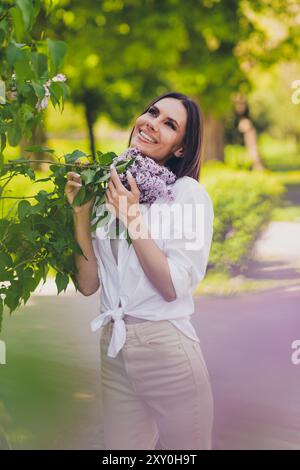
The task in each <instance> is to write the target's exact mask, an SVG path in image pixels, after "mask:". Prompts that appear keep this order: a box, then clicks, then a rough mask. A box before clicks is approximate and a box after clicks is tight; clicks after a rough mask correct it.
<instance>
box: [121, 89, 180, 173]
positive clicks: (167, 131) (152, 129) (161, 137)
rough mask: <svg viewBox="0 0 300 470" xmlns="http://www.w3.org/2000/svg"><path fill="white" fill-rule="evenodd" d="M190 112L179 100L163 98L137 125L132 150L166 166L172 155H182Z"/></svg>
mask: <svg viewBox="0 0 300 470" xmlns="http://www.w3.org/2000/svg"><path fill="white" fill-rule="evenodd" d="M186 123H187V111H186V109H185V107H184V106H183V104H182V103H181V101H180V100H177V99H175V98H163V99H161V100H159V101H157V102H156V103H155V104H154V105H152V106H150V108H149V109H148V111H146V113H144V114H142V115H141V116H139V117H138V118H137V120H136V122H135V126H134V129H133V133H132V138H131V142H130V147H135V148H137V149H138V150H140V151H141V152H142V153H144V154H145V155H147V156H148V157H150V158H152V159H153V160H155V161H156V163H158V164H160V165H164V164H165V162H166V160H167V159H168V158H169V156H170V155H172V154H175V155H176V157H181V156H183V151H184V148H183V139H184V136H185V130H186Z"/></svg>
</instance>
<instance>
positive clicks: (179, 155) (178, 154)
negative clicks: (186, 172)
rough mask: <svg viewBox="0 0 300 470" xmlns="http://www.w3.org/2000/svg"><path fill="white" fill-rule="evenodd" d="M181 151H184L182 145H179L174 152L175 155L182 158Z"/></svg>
mask: <svg viewBox="0 0 300 470" xmlns="http://www.w3.org/2000/svg"><path fill="white" fill-rule="evenodd" d="M183 151H184V148H183V147H180V148H179V149H177V150H176V151H175V152H174V155H175V157H177V158H182V157H183Z"/></svg>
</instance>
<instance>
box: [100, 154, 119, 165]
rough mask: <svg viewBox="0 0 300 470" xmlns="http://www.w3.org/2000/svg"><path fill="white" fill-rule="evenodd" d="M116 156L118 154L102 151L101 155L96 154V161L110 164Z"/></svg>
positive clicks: (101, 163)
mask: <svg viewBox="0 0 300 470" xmlns="http://www.w3.org/2000/svg"><path fill="white" fill-rule="evenodd" d="M117 157H118V155H116V154H115V153H114V152H107V153H103V154H102V155H99V156H98V162H99V163H100V165H110V164H111V163H112V162H113V160H114V159H115V158H117Z"/></svg>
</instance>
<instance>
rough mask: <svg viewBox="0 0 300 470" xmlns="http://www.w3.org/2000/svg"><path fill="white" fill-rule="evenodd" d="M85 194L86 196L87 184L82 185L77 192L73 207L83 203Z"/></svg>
mask: <svg viewBox="0 0 300 470" xmlns="http://www.w3.org/2000/svg"><path fill="white" fill-rule="evenodd" d="M85 196H86V188H85V186H82V187H81V188H80V190H79V191H78V193H77V194H76V196H75V197H74V200H73V204H72V207H76V206H80V205H81V204H82V203H83V201H84V199H85Z"/></svg>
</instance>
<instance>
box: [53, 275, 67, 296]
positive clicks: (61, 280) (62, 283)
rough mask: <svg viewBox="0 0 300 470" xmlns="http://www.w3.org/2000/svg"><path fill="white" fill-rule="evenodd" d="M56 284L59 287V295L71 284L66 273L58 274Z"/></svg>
mask: <svg viewBox="0 0 300 470" xmlns="http://www.w3.org/2000/svg"><path fill="white" fill-rule="evenodd" d="M55 283H56V286H57V295H58V294H59V293H60V292H61V291H62V290H64V291H65V290H66V288H67V286H68V283H69V276H68V275H67V274H65V273H57V274H56V276H55Z"/></svg>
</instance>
